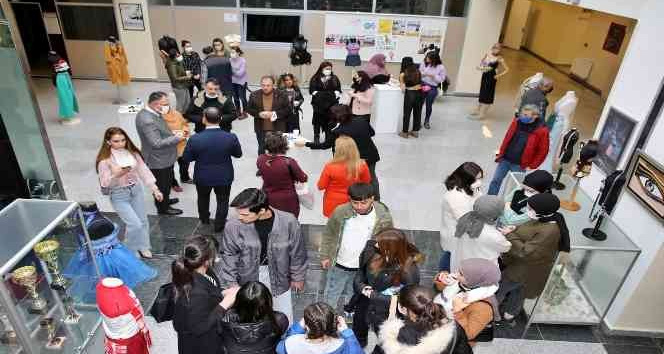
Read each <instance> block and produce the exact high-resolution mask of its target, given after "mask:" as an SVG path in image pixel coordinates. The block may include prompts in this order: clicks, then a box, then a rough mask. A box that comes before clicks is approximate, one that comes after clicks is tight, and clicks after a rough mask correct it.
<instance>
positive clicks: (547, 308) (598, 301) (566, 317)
mask: <svg viewBox="0 0 664 354" xmlns="http://www.w3.org/2000/svg"><path fill="white" fill-rule="evenodd" d="M523 177H524V174H523V173H510V174H509V176H508V178H506V180H505V186H504V189H503V193H504V195H509V193H510V192H511V191H512V190H514V189H515V188H521V187H520V184H521V181H522V180H523ZM561 182H563V184H564V185H565V186H567V187H566V188H565V189H563V190H554V191H553V192H554V194H556V195H557V196H558V198H560V200H561V201H562V200H569V198H570V196H571V194H572V190H573V187H574V185H575V180H573V178H572V177H570V176H567V175H564V176H563V178H562V180H561ZM575 199H576V202H577V203H578V204H579V206H580V207H581V208H580V209H579V210H578V211H574V212H572V211H567V210H564V209H562V208H561V209H560V212H561V213H562V214H563V215H564V216H565V221H566V223H567V227H568V228H569V233H570V241H571V251H570V253H569V254H567V253H560V254H559V255H558V258H557V260H556V263H555V266H554V267H553V270H552V271H551V273H550V274H549V278H548V280H547V283H546V287H545V289H544V291H543V292H542V294H541V295H540V297H539V298H538V299H535V300H530V301H527V302H526V306H525V307H526V310H527V312H528V313H529V316H528V317H529V322H528V326H526V331H527V330H528V327H529V326H530V324H531V323H551V324H599V323H600V322H601V321H602V320H603V319H604V316H605V315H606V312H607V311H608V310H609V307H611V303H612V302H613V299H614V298H615V296H616V294H617V293H618V290H620V287H621V286H622V284H623V282H624V281H625V278H626V277H627V275H628V274H629V272H630V270H631V269H632V266H633V265H634V262H635V261H636V259H637V257H638V256H639V254H640V253H641V250H640V249H639V247H638V246H636V245H635V244H634V243H633V242H632V240H630V238H629V237H627V235H625V233H624V232H623V231H622V230H621V229H620V228H619V227H618V226H617V225H616V224H615V223H614V222H613V220H611V218H610V217H607V218H606V219H604V222H603V223H602V226H601V228H600V230H602V231H604V232H605V233H606V234H607V236H608V237H607V239H606V240H604V241H596V240H593V239H590V238H587V237H585V236H583V234H582V230H583V229H585V228H593V227H594V226H595V224H594V222H593V221H592V220H591V219H590V213H591V209H592V207H593V200H594V196H589V195H588V194H586V193H585V192H584V191H583V190H580V189H579V190H578V192H577V194H576V197H575ZM524 335H525V331H524Z"/></svg>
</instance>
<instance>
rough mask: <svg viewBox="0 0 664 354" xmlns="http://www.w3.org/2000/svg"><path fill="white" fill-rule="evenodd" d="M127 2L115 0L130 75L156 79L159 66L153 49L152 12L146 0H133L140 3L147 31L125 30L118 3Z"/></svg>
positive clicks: (116, 15)
mask: <svg viewBox="0 0 664 354" xmlns="http://www.w3.org/2000/svg"><path fill="white" fill-rule="evenodd" d="M121 2H126V1H123V0H113V8H114V10H115V20H116V23H117V26H118V35H119V36H120V41H121V42H122V44H123V45H124V47H125V52H126V53H127V61H128V62H129V66H128V68H129V76H130V77H131V78H134V79H135V78H138V79H156V78H157V68H156V67H155V60H156V59H155V53H154V51H153V50H152V33H151V32H150V14H149V11H148V2H147V1H146V0H133V1H132V3H134V4H140V5H141V8H142V10H143V20H144V22H145V31H125V30H123V29H122V19H121V18H120V8H119V7H118V4H119V3H121Z"/></svg>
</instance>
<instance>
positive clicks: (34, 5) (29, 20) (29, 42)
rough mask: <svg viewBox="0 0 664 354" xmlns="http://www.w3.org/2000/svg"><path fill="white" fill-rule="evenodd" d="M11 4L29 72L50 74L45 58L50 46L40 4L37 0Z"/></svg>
mask: <svg viewBox="0 0 664 354" xmlns="http://www.w3.org/2000/svg"><path fill="white" fill-rule="evenodd" d="M11 5H12V10H13V12H14V17H15V18H16V24H17V26H18V30H19V33H20V34H21V41H22V42H23V47H24V49H25V55H26V57H27V59H28V64H29V65H30V72H31V74H33V75H50V74H51V68H50V65H49V64H48V61H47V59H46V58H47V55H48V51H49V50H51V49H52V46H51V42H50V39H49V35H48V33H47V31H46V24H45V23H44V14H43V12H42V8H41V5H40V4H39V3H38V2H12V3H11ZM59 53H63V52H59ZM61 55H63V54H61ZM63 56H64V55H63Z"/></svg>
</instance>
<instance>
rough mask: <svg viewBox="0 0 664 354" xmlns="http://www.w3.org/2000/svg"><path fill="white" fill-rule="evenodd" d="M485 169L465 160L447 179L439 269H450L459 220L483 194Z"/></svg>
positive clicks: (444, 194) (441, 227)
mask: <svg viewBox="0 0 664 354" xmlns="http://www.w3.org/2000/svg"><path fill="white" fill-rule="evenodd" d="M483 177H484V171H482V168H481V167H480V166H479V165H478V164H476V163H474V162H464V163H462V164H461V165H460V166H459V167H457V169H456V170H454V172H452V174H451V175H449V176H448V177H447V178H446V179H445V191H444V193H443V205H442V207H443V208H442V209H443V215H442V219H441V225H440V246H441V248H442V249H443V252H442V253H441V257H440V262H439V265H438V270H446V271H449V270H450V255H451V253H450V249H451V248H452V247H453V246H452V245H453V244H454V243H455V242H456V240H455V236H454V235H455V233H456V226H457V221H458V220H459V219H460V218H461V217H462V216H464V215H465V214H466V213H468V212H470V211H472V210H473V204H474V203H475V200H476V199H477V198H479V196H480V195H481V194H482V178H483Z"/></svg>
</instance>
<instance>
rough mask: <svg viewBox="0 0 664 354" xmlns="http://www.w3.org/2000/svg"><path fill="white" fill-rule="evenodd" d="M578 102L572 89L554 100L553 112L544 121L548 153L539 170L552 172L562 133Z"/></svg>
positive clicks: (565, 129)
mask: <svg viewBox="0 0 664 354" xmlns="http://www.w3.org/2000/svg"><path fill="white" fill-rule="evenodd" d="M578 103H579V99H578V98H577V97H576V94H575V93H574V91H567V93H566V94H565V95H564V96H563V97H561V98H560V99H559V100H558V102H556V104H555V106H554V108H553V112H552V113H551V115H550V116H549V118H548V119H547V121H546V125H547V126H548V127H549V154H548V155H547V156H546V159H545V160H544V163H542V165H541V166H540V169H541V170H545V171H549V172H551V173H553V168H554V166H553V162H554V160H555V158H556V156H559V155H560V147H561V145H562V144H561V142H562V139H561V138H562V136H563V133H564V132H567V131H568V130H569V127H570V124H571V121H572V117H573V116H574V111H575V110H576V105H577V104H578Z"/></svg>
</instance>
